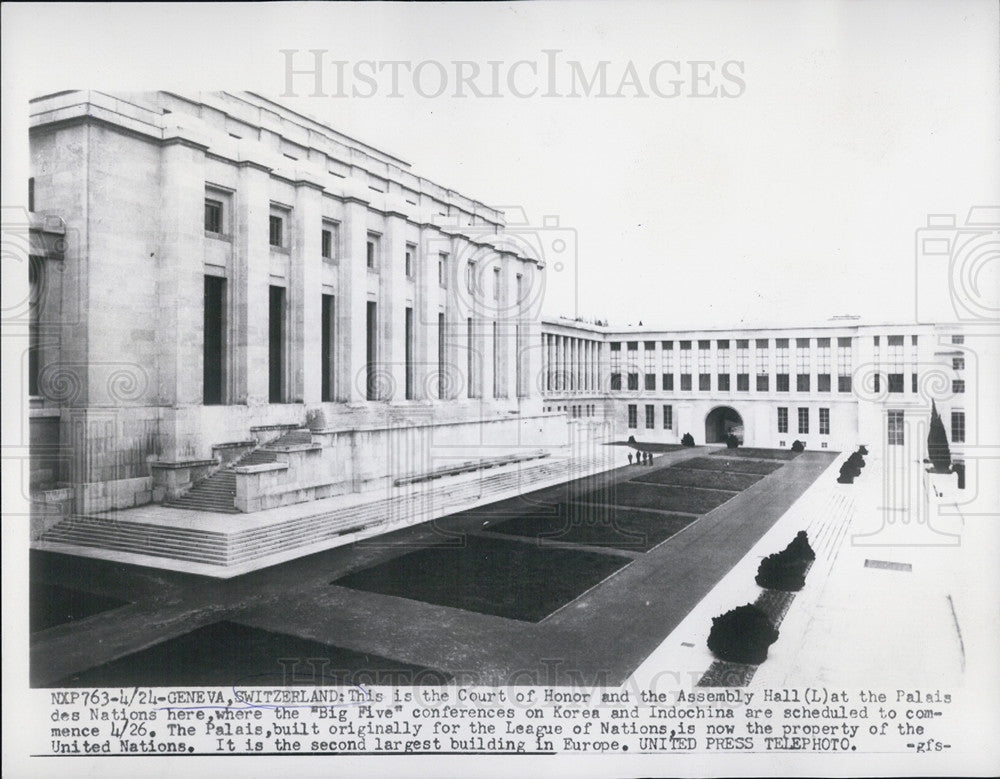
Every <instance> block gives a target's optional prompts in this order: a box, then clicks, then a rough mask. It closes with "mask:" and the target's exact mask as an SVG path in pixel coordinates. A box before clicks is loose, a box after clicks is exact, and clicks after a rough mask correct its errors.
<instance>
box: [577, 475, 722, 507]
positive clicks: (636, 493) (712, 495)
mask: <svg viewBox="0 0 1000 779" xmlns="http://www.w3.org/2000/svg"><path fill="white" fill-rule="evenodd" d="M734 495H736V492H734V491H723V490H702V489H697V488H695V487H677V486H673V485H662V486H660V485H654V484H643V483H642V482H637V481H625V482H619V483H618V484H617V485H616V487H615V490H614V492H613V493H612V494H611V501H613V502H614V503H616V504H617V505H619V506H632V507H634V508H645V509H654V510H656V511H679V512H682V513H685V514H707V513H708V512H709V511H711V510H712V509H714V508H715V507H716V506H719V505H722V504H723V503H725V502H726V501H727V500H729V499H730V498H732V497H733V496H734ZM579 500H580V501H581V502H583V503H601V502H608V491H607V490H604V489H597V490H593V491H592V492H589V493H587V494H586V495H581V496H580V497H579Z"/></svg>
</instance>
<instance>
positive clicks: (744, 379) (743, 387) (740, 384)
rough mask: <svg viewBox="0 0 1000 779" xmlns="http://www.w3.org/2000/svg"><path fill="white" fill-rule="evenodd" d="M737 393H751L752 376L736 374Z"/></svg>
mask: <svg viewBox="0 0 1000 779" xmlns="http://www.w3.org/2000/svg"><path fill="white" fill-rule="evenodd" d="M736 391H737V392H749V391H750V374H749V373H737V374H736Z"/></svg>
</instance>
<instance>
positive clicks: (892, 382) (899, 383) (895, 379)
mask: <svg viewBox="0 0 1000 779" xmlns="http://www.w3.org/2000/svg"><path fill="white" fill-rule="evenodd" d="M902 391H903V374H902V373H890V374H889V392H902Z"/></svg>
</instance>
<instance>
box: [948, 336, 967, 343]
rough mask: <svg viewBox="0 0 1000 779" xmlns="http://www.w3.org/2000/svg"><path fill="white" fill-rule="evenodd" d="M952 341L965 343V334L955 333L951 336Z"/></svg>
mask: <svg viewBox="0 0 1000 779" xmlns="http://www.w3.org/2000/svg"><path fill="white" fill-rule="evenodd" d="M951 342H952V343H953V344H964V343H965V336H964V335H953V336H952V337H951Z"/></svg>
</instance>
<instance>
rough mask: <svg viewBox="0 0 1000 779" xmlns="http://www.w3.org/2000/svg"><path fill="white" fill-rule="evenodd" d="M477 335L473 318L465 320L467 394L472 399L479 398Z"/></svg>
mask: <svg viewBox="0 0 1000 779" xmlns="http://www.w3.org/2000/svg"><path fill="white" fill-rule="evenodd" d="M475 343H476V333H475V326H474V325H473V322H472V317H471V316H470V317H468V318H467V319H466V320H465V344H466V353H465V375H466V381H467V382H468V385H467V387H466V389H467V394H468V396H469V397H470V398H478V397H479V374H478V372H477V371H476V348H475Z"/></svg>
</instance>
